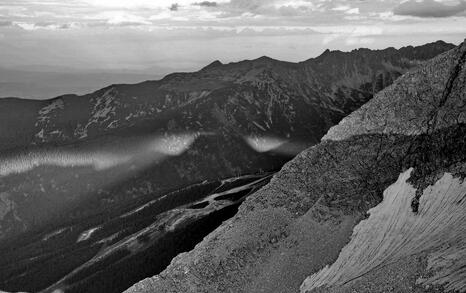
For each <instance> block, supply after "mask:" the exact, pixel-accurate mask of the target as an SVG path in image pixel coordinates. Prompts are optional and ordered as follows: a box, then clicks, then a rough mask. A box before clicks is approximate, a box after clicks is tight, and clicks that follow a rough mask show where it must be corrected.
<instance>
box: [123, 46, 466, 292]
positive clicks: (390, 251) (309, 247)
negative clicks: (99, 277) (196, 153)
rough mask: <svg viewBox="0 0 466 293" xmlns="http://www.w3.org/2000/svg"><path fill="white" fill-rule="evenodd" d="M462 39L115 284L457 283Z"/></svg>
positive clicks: (462, 248) (463, 137) (465, 69)
mask: <svg viewBox="0 0 466 293" xmlns="http://www.w3.org/2000/svg"><path fill="white" fill-rule="evenodd" d="M465 102H466V44H465V43H463V44H462V45H461V46H459V47H457V48H455V49H453V50H451V51H449V52H447V53H444V54H442V55H440V56H438V57H436V58H434V59H432V60H431V61H429V62H427V63H426V64H425V65H423V66H421V67H419V68H418V69H416V70H413V71H411V72H409V73H407V74H405V75H403V76H402V77H401V78H399V79H398V80H396V81H395V82H394V84H393V85H391V86H390V87H388V88H386V89H385V90H383V91H382V92H380V93H379V94H377V95H376V96H375V98H374V99H372V100H371V101H370V102H368V103H367V104H366V105H364V106H363V107H362V108H361V109H359V110H357V111H355V112H354V113H353V114H351V115H350V116H348V117H347V118H345V119H343V121H341V123H340V124H339V125H337V126H335V127H333V128H332V129H330V131H329V132H328V134H327V135H326V136H325V137H324V138H323V139H322V142H321V143H320V144H318V145H316V146H313V147H311V148H309V149H307V150H305V151H304V152H302V153H300V154H299V155H298V156H297V157H296V158H295V159H293V160H292V161H291V162H289V163H287V164H286V165H285V166H284V167H283V168H282V170H281V171H280V172H278V173H277V174H276V175H275V176H274V178H273V179H272V181H271V182H270V183H269V184H268V185H266V186H265V187H263V188H262V189H261V190H259V191H258V192H256V193H255V194H253V195H251V196H250V197H248V199H247V200H246V201H245V203H243V204H242V205H241V207H240V209H239V212H238V214H237V215H236V216H234V217H233V218H232V219H230V220H228V221H227V222H225V223H224V224H223V225H221V226H220V227H219V228H218V229H217V230H215V231H214V232H213V233H211V234H210V235H209V236H207V237H206V238H205V239H204V240H203V241H202V242H201V243H200V244H198V245H197V246H196V248H195V249H194V250H193V251H191V252H189V253H184V254H181V255H179V256H177V257H176V258H175V259H174V260H173V261H172V263H171V265H170V266H169V267H168V268H167V269H166V270H165V271H164V272H162V273H161V274H159V275H157V276H154V277H153V278H149V279H146V280H143V281H141V282H140V283H138V284H136V285H135V286H133V287H132V288H130V289H129V290H128V291H127V292H131V293H133V292H299V291H300V292H450V291H451V292H453V291H455V290H456V291H459V292H463V291H465V290H466V283H465V280H466V271H465V267H466V266H465V265H466V263H465V261H466V257H465V253H466V233H465V232H466V231H465V228H464V225H463V224H462V223H464V221H465V220H466V213H465V211H466V197H465V196H466V183H465V182H464V177H465V175H466V153H465V151H464V150H466V124H465V122H466V121H465V120H466V104H465Z"/></svg>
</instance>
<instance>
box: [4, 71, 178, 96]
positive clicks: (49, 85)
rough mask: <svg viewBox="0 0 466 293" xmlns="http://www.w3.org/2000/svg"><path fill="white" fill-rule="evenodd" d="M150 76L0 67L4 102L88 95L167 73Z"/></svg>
mask: <svg viewBox="0 0 466 293" xmlns="http://www.w3.org/2000/svg"><path fill="white" fill-rule="evenodd" d="M152 72H154V73H147V72H134V71H124V70H120V71H109V70H106V71H105V70H87V71H86V70H77V69H72V68H59V67H49V68H47V67H44V66H40V67H27V68H18V69H12V68H1V67H0V98H2V97H21V98H26V99H38V100H44V99H49V98H52V97H56V96H59V95H63V94H67V93H75V94H81V95H83V94H86V93H89V92H92V91H95V90H97V89H99V88H102V87H104V86H106V85H108V84H113V83H135V82H139V81H141V80H148V79H158V78H161V77H162V76H163V75H164V73H168V72H169V71H167V69H156V68H154V70H153V71H152Z"/></svg>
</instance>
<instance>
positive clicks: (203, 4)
mask: <svg viewBox="0 0 466 293" xmlns="http://www.w3.org/2000/svg"><path fill="white" fill-rule="evenodd" d="M193 5H195V6H201V7H217V6H218V3H217V2H211V1H202V2H196V3H193Z"/></svg>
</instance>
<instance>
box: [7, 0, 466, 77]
mask: <svg viewBox="0 0 466 293" xmlns="http://www.w3.org/2000/svg"><path fill="white" fill-rule="evenodd" d="M465 38H466V2H465V1H458V0H408V1H395V0H332V1H330V0H294V1H293V0H217V1H215V0H212V1H202V0H0V67H6V68H13V69H22V70H47V69H50V70H54V71H56V70H97V71H99V70H100V71H128V72H133V71H137V72H139V71H141V72H154V73H168V72H172V71H190V70H196V69H199V68H202V67H203V66H205V65H207V64H208V63H210V62H212V61H214V60H220V61H221V62H224V63H227V62H234V61H239V60H244V59H254V58H257V57H260V56H263V55H267V56H270V57H272V58H276V59H280V60H287V61H302V60H306V59H308V58H311V57H315V56H318V55H319V54H321V53H322V52H323V51H324V50H325V49H327V48H328V49H331V50H333V49H338V50H343V51H348V50H352V49H355V48H360V47H367V48H372V49H381V48H386V47H390V46H393V47H397V48H398V47H401V46H406V45H420V44H424V43H427V42H432V41H436V40H439V39H441V40H444V41H447V42H452V43H455V44H459V43H460V42H461V41H463V40H464V39H465Z"/></svg>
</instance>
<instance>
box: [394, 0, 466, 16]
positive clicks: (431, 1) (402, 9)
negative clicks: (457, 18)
mask: <svg viewBox="0 0 466 293" xmlns="http://www.w3.org/2000/svg"><path fill="white" fill-rule="evenodd" d="M464 11H466V2H465V1H464V0H462V1H460V3H459V4H456V5H446V4H443V3H440V2H437V1H435V0H423V1H421V2H417V1H415V0H410V1H408V2H405V3H402V4H400V5H398V6H397V7H395V9H394V10H393V13H394V14H397V15H409V16H417V17H450V16H454V15H458V14H460V13H462V12H464Z"/></svg>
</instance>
